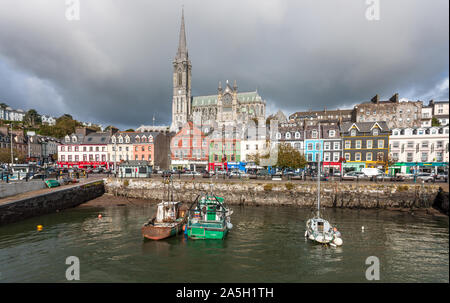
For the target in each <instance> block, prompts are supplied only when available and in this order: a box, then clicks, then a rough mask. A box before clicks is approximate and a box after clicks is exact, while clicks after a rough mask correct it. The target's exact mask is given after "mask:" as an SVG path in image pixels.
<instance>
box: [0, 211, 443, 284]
mask: <svg viewBox="0 0 450 303" xmlns="http://www.w3.org/2000/svg"><path fill="white" fill-rule="evenodd" d="M233 209H234V214H233V215H232V223H233V225H234V227H233V229H232V230H231V231H230V233H229V234H228V235H227V237H226V239H225V240H224V241H221V240H188V239H186V238H184V236H179V237H175V238H171V239H168V240H163V241H157V242H156V241H144V240H143V239H142V237H141V232H140V228H141V226H142V224H143V223H144V222H145V221H146V219H147V218H148V217H150V216H151V215H152V214H153V213H154V211H155V206H154V205H151V206H147V207H142V206H137V205H130V204H127V205H126V206H111V207H106V208H93V207H86V206H84V207H78V208H75V209H70V210H66V211H63V212H59V213H55V214H51V215H46V216H42V217H38V218H32V219H28V220H25V221H22V222H18V223H15V224H10V225H7V226H3V227H0V282H66V281H67V280H66V278H65V273H66V269H67V268H68V267H69V265H66V264H65V260H66V258H67V257H68V256H77V257H78V258H79V260H80V281H81V282H369V281H367V280H366V278H365V272H366V269H367V267H368V266H369V265H366V264H365V260H366V258H367V257H369V256H376V257H378V258H379V260H380V282H447V283H448V282H449V225H448V222H449V221H448V218H439V219H437V218H431V217H415V216H411V215H409V214H406V213H399V212H388V211H374V210H365V211H358V210H329V211H328V216H329V218H330V219H331V220H330V221H331V223H332V224H337V226H338V227H339V229H340V231H341V233H342V236H343V240H344V245H343V246H342V247H340V248H336V249H335V248H325V247H322V246H318V245H314V244H312V243H311V242H307V241H306V240H305V238H304V232H305V229H304V226H305V220H306V219H307V218H308V216H309V215H310V211H309V210H305V209H298V208H287V207H280V208H276V207H264V208H263V207H245V208H244V207H238V206H234V207H233ZM99 212H101V213H102V214H103V218H102V219H98V218H97V215H98V213H99ZM38 224H41V225H43V227H44V228H43V230H42V231H40V232H39V231H36V226H37V225H38ZM361 226H365V231H364V232H362V231H361Z"/></svg>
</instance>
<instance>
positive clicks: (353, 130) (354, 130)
mask: <svg viewBox="0 0 450 303" xmlns="http://www.w3.org/2000/svg"><path fill="white" fill-rule="evenodd" d="M350 136H352V137H355V136H356V129H352V130H351V131H350Z"/></svg>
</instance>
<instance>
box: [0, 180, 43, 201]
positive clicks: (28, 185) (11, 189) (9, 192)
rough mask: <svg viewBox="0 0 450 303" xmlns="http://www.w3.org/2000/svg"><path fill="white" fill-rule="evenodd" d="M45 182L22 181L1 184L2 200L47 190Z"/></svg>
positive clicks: (0, 197)
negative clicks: (34, 191)
mask: <svg viewBox="0 0 450 303" xmlns="http://www.w3.org/2000/svg"><path fill="white" fill-rule="evenodd" d="M45 187H46V185H45V182H44V181H42V180H34V181H32V180H30V181H28V182H25V181H23V182H22V181H20V182H14V181H11V182H9V183H1V184H0V199H2V198H6V197H10V196H15V195H19V194H23V193H26V192H29V191H33V190H38V189H43V188H45Z"/></svg>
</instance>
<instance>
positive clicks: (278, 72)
mask: <svg viewBox="0 0 450 303" xmlns="http://www.w3.org/2000/svg"><path fill="white" fill-rule="evenodd" d="M80 4H81V7H80V9H81V11H80V21H71V22H69V21H67V20H66V19H65V9H66V5H65V1H44V0H41V1H32V2H30V1H24V0H20V1H18V0H0V102H5V103H7V104H9V105H10V106H13V107H14V108H23V109H29V108H36V109H37V110H38V111H39V112H41V113H48V114H52V115H57V116H58V115H61V114H63V113H66V112H67V113H71V114H72V115H73V116H75V117H76V118H78V119H80V120H83V121H92V122H99V123H102V124H104V125H107V124H114V125H116V126H119V127H133V128H134V127H137V126H139V125H140V124H151V123H152V116H153V114H155V116H156V123H157V124H163V123H164V124H168V123H170V120H171V93H172V88H171V81H172V60H173V57H174V55H175V53H176V50H177V43H178V34H179V33H178V31H179V27H180V15H181V5H182V4H184V5H185V21H186V31H187V32H186V35H187V43H188V50H189V56H190V59H191V62H192V66H193V67H192V76H193V79H192V86H193V94H194V95H202V94H215V93H216V92H217V86H218V81H222V84H224V82H225V80H227V79H228V80H230V81H233V80H235V79H236V80H237V84H238V87H239V90H240V91H246V90H255V89H258V92H260V94H261V95H262V96H263V98H265V99H266V101H267V103H268V110H269V111H276V110H278V109H282V110H283V111H284V112H285V113H286V114H290V113H292V112H294V111H298V110H306V109H309V108H313V109H319V108H323V107H324V106H326V107H327V108H335V107H340V108H343V107H351V106H352V105H353V104H355V103H358V102H361V101H367V100H369V99H370V98H371V97H372V96H373V95H375V94H377V93H378V94H380V96H382V97H384V98H389V97H390V96H391V95H392V94H394V93H395V92H398V93H400V97H401V98H408V99H412V100H417V99H423V100H426V101H427V100H429V99H431V98H434V99H441V100H442V99H445V100H448V94H449V90H448V74H449V73H448V64H449V61H448V51H449V49H448V45H449V40H448V37H449V33H448V20H449V15H448V1H447V0H434V1H421V0H418V1H411V0H402V1H400V0H397V1H386V0H380V9H381V10H380V21H371V22H370V21H367V20H366V19H365V10H366V8H367V5H366V4H365V1H363V0H361V1H359V0H346V1H331V0H330V1H325V0H321V1H272V0H267V1H256V0H252V1H237V0H236V1H201V0H193V1H184V2H181V1H162V0H161V1H139V0H134V1H125V0H118V1H111V0H109V1H107V0H96V1H86V0H80Z"/></svg>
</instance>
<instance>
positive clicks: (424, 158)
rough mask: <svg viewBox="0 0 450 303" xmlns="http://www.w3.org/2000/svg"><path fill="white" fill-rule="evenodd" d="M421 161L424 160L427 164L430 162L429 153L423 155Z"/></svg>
mask: <svg viewBox="0 0 450 303" xmlns="http://www.w3.org/2000/svg"><path fill="white" fill-rule="evenodd" d="M421 160H422V162H427V161H428V153H427V152H423V153H422V157H421Z"/></svg>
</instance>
